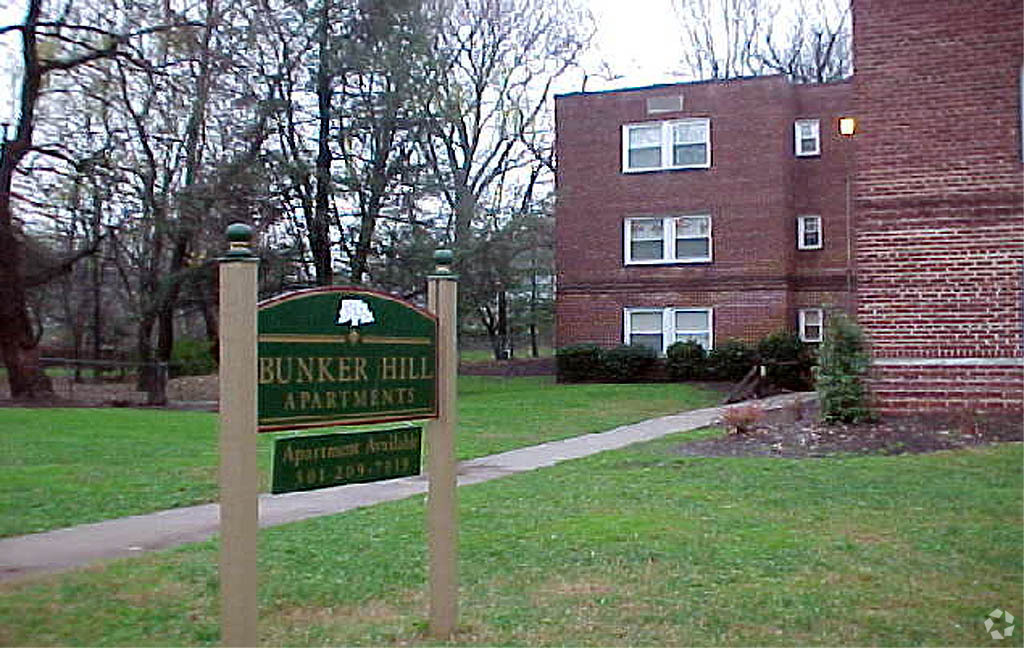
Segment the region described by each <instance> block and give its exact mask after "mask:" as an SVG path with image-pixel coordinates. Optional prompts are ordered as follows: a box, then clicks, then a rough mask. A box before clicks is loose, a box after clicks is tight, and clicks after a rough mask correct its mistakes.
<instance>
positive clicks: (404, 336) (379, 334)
mask: <svg viewBox="0 0 1024 648" xmlns="http://www.w3.org/2000/svg"><path fill="white" fill-rule="evenodd" d="M331 295H336V296H337V297H338V299H341V298H342V296H343V295H344V296H346V297H347V296H349V295H351V296H352V297H353V298H359V297H365V298H367V299H369V300H372V301H378V302H379V301H380V300H383V301H384V302H386V304H385V307H386V308H387V309H388V310H389V311H391V312H390V313H389V317H388V320H389V323H388V324H387V325H384V324H383V323H375V324H371V325H369V326H367V327H365V328H368V329H370V330H369V331H365V332H364V331H359V330H357V329H359V327H353V326H349V327H345V326H336V325H334V324H333V322H332V323H328V324H325V323H324V321H325V318H324V317H322V316H318V317H316V318H315V319H314V317H312V315H311V314H310V313H309V312H307V311H305V310H298V311H295V312H294V313H293V315H292V318H291V319H286V320H285V321H281V320H280V319H277V320H275V321H273V322H271V323H268V322H267V321H266V320H267V319H268V317H267V314H268V313H269V312H270V311H271V309H274V308H277V307H280V306H282V305H284V304H288V303H290V302H295V301H297V300H314V301H316V302H321V301H323V300H325V299H330V296H331ZM318 305H319V306H321V307H322V305H321V304H318ZM294 306H295V304H294V303H293V304H292V307H293V308H294ZM333 315H334V313H333V312H332V313H331V316H332V317H333ZM257 320H258V327H259V332H258V336H257V378H258V381H259V380H260V379H259V367H261V366H262V364H261V360H263V359H269V358H275V357H280V356H281V352H280V350H281V348H282V345H285V346H284V348H287V349H288V350H289V351H294V353H295V354H296V355H297V356H317V355H318V354H325V353H330V352H329V351H324V350H325V349H330V348H332V347H335V346H336V345H343V346H344V347H345V349H346V352H347V353H348V356H349V357H352V358H360V357H366V358H379V357H380V356H385V355H389V354H391V355H393V356H396V357H402V356H403V355H404V354H408V353H409V351H410V350H412V349H417V350H419V351H421V352H422V350H423V348H424V347H428V348H427V349H426V353H425V354H424V353H421V354H420V355H419V356H418V357H419V358H422V359H424V360H423V362H427V360H426V359H425V358H429V359H430V361H431V362H432V363H433V375H432V376H428V377H427V378H426V379H423V378H419V379H418V381H417V382H416V383H415V386H416V387H419V388H422V387H423V383H424V380H430V382H429V383H428V384H427V389H428V391H427V392H426V393H423V394H419V396H420V397H418V398H416V399H415V402H412V403H408V404H407V405H408V406H407V407H402V406H401V405H397V406H391V409H389V410H387V411H380V410H379V409H375V408H373V407H367V408H366V409H357V408H356V407H357V406H356V407H350V408H346V409H344V410H342V409H340V408H339V409H333V410H332V409H328V410H327V411H325V412H322V413H318V414H309V413H308V410H300V411H298V412H295V413H294V414H292V413H285V412H283V411H282V410H281V409H280V408H279V409H276V410H275V409H273V408H271V407H270V406H269V405H268V404H267V403H266V399H267V398H268V395H267V392H269V388H264V387H263V386H262V385H261V384H257V392H258V396H257V408H258V417H257V418H258V431H259V432H278V431H283V430H302V429H310V428H319V427H334V426H345V425H367V424H376V423H394V422H397V421H412V420H422V419H436V418H438V402H437V394H438V378H437V370H436V368H437V365H438V348H437V337H438V335H437V329H438V321H437V317H436V316H435V315H434V314H433V313H431V312H429V311H427V310H424V309H422V308H420V307H418V306H416V305H414V304H410V303H408V302H406V301H404V300H401V299H399V298H397V297H395V296H393V295H388V294H386V293H382V292H378V291H375V290H368V289H366V288H359V287H353V286H325V287H321V288H311V289H307V290H297V291H293V292H288V293H284V294H281V295H277V296H276V297H272V298H270V299H267V300H264V301H262V302H260V303H259V305H258V313H257ZM264 345H273V348H274V349H275V351H277V352H276V353H270V352H269V349H268V348H267V347H265V346H264ZM359 351H367V353H366V355H365V356H360V355H359V354H358V353H353V352H359ZM325 357H326V356H325ZM410 380H416V377H413V378H410ZM403 384H404V387H405V388H407V389H410V390H411V387H410V385H411V384H412V383H410V382H406V383H400V384H398V385H397V386H398V387H402V385H403ZM374 385H378V387H380V385H379V383H369V386H368V387H367V388H366V389H364V390H363V391H364V392H370V391H374V390H377V391H380V390H379V389H378V387H374ZM335 386H337V385H335ZM307 393H309V394H311V395H312V394H314V393H323V392H316V391H315V390H310V391H308V392H307ZM334 395H335V396H339V397H340V396H341V393H340V392H338V393H336V394H334ZM410 399H412V397H410ZM324 400H326V398H325V399H324ZM360 400H363V401H367V400H368V398H367V396H366V394H363V395H362V398H361V399H360ZM333 401H334V396H332V397H331V402H333ZM321 409H325V408H321Z"/></svg>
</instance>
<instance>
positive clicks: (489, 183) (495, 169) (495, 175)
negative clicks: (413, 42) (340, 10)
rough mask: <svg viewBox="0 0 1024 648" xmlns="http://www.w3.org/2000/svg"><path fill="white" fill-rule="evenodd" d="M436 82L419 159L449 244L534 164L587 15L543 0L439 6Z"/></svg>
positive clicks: (585, 35) (588, 31) (587, 29)
mask: <svg viewBox="0 0 1024 648" xmlns="http://www.w3.org/2000/svg"><path fill="white" fill-rule="evenodd" d="M440 6H441V10H442V14H441V17H440V19H441V27H440V29H439V30H438V36H437V37H438V44H437V46H436V48H437V51H438V55H439V57H440V61H439V82H438V84H437V86H436V93H435V94H434V95H433V96H428V98H429V99H430V108H429V112H430V114H431V115H432V120H433V121H432V128H431V129H430V130H429V132H428V134H427V137H425V139H424V141H423V150H424V152H425V155H426V158H427V160H428V161H429V163H430V165H431V167H432V169H433V172H434V174H435V177H436V179H437V188H438V191H439V193H440V195H441V196H442V198H443V200H444V202H445V203H446V205H447V207H448V209H449V213H450V222H449V227H448V230H449V236H450V238H451V240H453V241H454V242H455V243H456V245H457V246H458V245H460V243H461V242H463V241H465V240H466V239H467V238H468V237H469V235H470V229H471V226H472V223H473V219H474V218H475V217H476V215H477V213H478V210H479V205H480V202H481V200H485V199H486V197H487V194H488V192H489V191H491V189H492V188H493V187H494V185H495V183H496V181H497V180H498V179H499V178H501V177H502V176H503V175H505V174H506V173H508V172H509V171H510V170H511V169H516V168H519V169H525V168H526V167H527V166H528V165H529V164H531V163H532V162H534V161H535V159H536V158H535V156H534V155H533V153H532V152H531V151H530V150H529V149H528V148H526V147H525V146H523V136H524V133H527V132H531V131H533V130H535V129H536V127H537V124H538V122H539V121H540V120H541V119H542V118H543V116H544V115H545V114H546V111H547V110H548V107H549V106H548V103H549V100H550V97H551V87H552V84H553V83H554V81H555V80H556V79H558V78H559V77H561V76H562V75H563V74H564V73H566V72H567V71H568V70H570V69H572V68H573V67H575V66H576V64H577V60H578V58H579V56H580V54H581V53H582V51H583V50H584V49H585V48H586V46H587V45H588V43H589V41H590V38H591V35H592V27H591V19H590V15H589V13H587V12H585V11H584V10H582V9H580V8H579V7H578V6H576V5H575V4H574V3H571V2H560V3H551V2H547V1H546V0H451V1H450V2H442V3H441V5H440Z"/></svg>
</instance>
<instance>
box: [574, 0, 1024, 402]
mask: <svg viewBox="0 0 1024 648" xmlns="http://www.w3.org/2000/svg"><path fill="white" fill-rule="evenodd" d="M854 18H855V21H854V24H855V31H854V48H855V61H856V73H855V75H854V78H853V79H852V81H850V82H844V83H836V84H827V85H796V84H791V83H789V82H788V81H787V80H786V79H785V78H784V77H779V76H772V77H758V78H747V79H737V80H731V81H709V82H696V83H684V84H672V85H662V86H652V87H646V88H632V89H624V90H618V91H609V92H597V93H574V94H567V95H561V96H559V97H558V98H557V100H556V132H557V155H558V161H559V164H558V173H557V183H558V206H557V212H556V240H557V252H556V264H557V273H558V274H557V282H558V283H557V285H558V295H557V329H556V344H557V345H559V346H564V345H567V344H574V343H581V342H590V343H597V344H601V345H603V346H614V345H617V344H622V343H624V342H625V343H636V344H646V345H649V346H651V347H653V348H655V349H657V350H658V351H662V352H663V351H664V350H665V349H666V348H667V347H668V346H669V345H671V344H672V343H673V342H675V341H677V340H686V339H691V340H696V341H698V342H700V343H701V344H703V345H704V346H706V347H708V348H711V347H713V346H714V345H715V344H716V343H720V342H722V341H724V340H727V339H729V338H739V339H744V340H755V339H757V338H759V337H761V336H763V335H765V334H767V333H770V332H773V331H776V330H779V329H791V330H798V331H799V332H800V335H801V337H802V338H803V339H805V340H806V341H808V342H815V341H818V340H820V338H821V334H822V330H823V324H824V322H825V319H826V318H827V317H828V312H829V311H830V310H833V309H843V310H846V311H847V312H850V313H854V314H856V315H857V317H858V319H859V320H860V322H861V324H862V326H864V328H865V330H866V332H867V333H868V335H869V336H870V338H871V340H872V343H873V345H874V353H875V364H876V368H875V371H876V378H877V380H876V382H875V385H874V387H875V391H876V394H877V395H878V397H879V399H880V404H881V405H882V408H883V409H885V410H893V409H901V408H902V409H929V408H932V407H945V406H947V405H956V404H958V403H959V404H971V405H989V406H999V407H1005V406H1011V407H1013V406H1016V407H1019V406H1020V401H1021V396H1022V389H1024V387H1022V385H1024V380H1022V378H1024V375H1022V372H1024V365H1022V360H1021V346H1022V341H1021V307H1022V305H1021V293H1022V289H1021V272H1022V252H1024V249H1022V248H1024V214H1022V207H1021V205H1022V188H1021V173H1022V167H1021V141H1020V130H1021V112H1020V101H1021V86H1020V82H1021V61H1022V52H1021V20H1022V16H1021V2H1020V0H985V1H982V2H974V3H964V2H959V1H958V0H937V1H932V0H912V1H901V2H895V1H893V0H874V1H865V0H855V2H854ZM842 117H854V118H856V121H857V125H858V126H857V133H856V134H855V135H854V136H852V137H847V136H843V135H840V134H839V128H838V122H839V120H840V118H842Z"/></svg>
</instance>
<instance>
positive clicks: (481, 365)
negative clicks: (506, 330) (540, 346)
mask: <svg viewBox="0 0 1024 648" xmlns="http://www.w3.org/2000/svg"><path fill="white" fill-rule="evenodd" d="M459 373H460V374H462V375H463V376H506V377H507V376H553V375H554V374H555V359H554V358H519V359H516V360H491V361H488V362H463V363H461V364H459Z"/></svg>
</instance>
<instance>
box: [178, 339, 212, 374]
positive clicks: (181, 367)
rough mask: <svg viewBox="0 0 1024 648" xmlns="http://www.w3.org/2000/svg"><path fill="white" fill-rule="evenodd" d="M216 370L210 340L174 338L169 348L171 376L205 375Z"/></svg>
mask: <svg viewBox="0 0 1024 648" xmlns="http://www.w3.org/2000/svg"><path fill="white" fill-rule="evenodd" d="M216 371H217V360H216V359H215V358H214V357H213V343H212V342H210V341H209V340H207V339H201V338H186V339H183V340H175V342H174V346H173V347H172V348H171V362H170V373H171V377H177V376H205V375H208V374H212V373H215V372H216Z"/></svg>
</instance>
